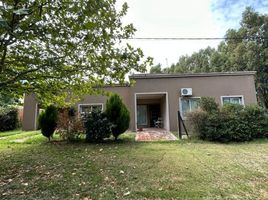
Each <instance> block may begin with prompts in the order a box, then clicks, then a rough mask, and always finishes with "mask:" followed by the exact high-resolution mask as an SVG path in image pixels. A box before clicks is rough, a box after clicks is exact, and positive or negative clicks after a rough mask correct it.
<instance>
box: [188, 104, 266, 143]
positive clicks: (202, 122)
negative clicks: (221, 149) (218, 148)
mask: <svg viewBox="0 0 268 200" xmlns="http://www.w3.org/2000/svg"><path fill="white" fill-rule="evenodd" d="M188 120H189V122H190V124H191V125H192V126H193V127H194V130H195V131H196V132H197V133H198V134H199V137H200V138H201V139H203V140H209V141H219V142H231V141H234V142H242V141H249V140H252V139H254V138H259V137H267V136H268V135H267V133H266V130H267V127H268V123H267V117H266V116H265V111H264V109H262V108H261V107H259V106H257V105H250V106H245V107H243V106H241V105H235V104H227V105H224V106H223V107H222V108H221V109H220V110H219V111H218V112H210V113H209V112H207V111H195V112H193V113H190V114H189V116H188Z"/></svg>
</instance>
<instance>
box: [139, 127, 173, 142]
mask: <svg viewBox="0 0 268 200" xmlns="http://www.w3.org/2000/svg"><path fill="white" fill-rule="evenodd" d="M135 139H136V141H159V140H178V139H177V138H176V137H175V136H174V135H173V134H172V133H170V132H169V131H166V130H164V129H161V128H144V129H143V130H142V131H137V133H136V138H135Z"/></svg>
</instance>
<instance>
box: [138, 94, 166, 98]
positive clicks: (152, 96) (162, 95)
mask: <svg viewBox="0 0 268 200" xmlns="http://www.w3.org/2000/svg"><path fill="white" fill-rule="evenodd" d="M164 96H165V94H138V95H137V99H161V98H162V97H164Z"/></svg>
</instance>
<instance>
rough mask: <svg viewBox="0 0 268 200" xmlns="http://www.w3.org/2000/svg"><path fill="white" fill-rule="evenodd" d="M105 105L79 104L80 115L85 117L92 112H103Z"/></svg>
mask: <svg viewBox="0 0 268 200" xmlns="http://www.w3.org/2000/svg"><path fill="white" fill-rule="evenodd" d="M102 107H103V104H79V113H80V114H82V115H84V114H88V113H91V112H92V110H102Z"/></svg>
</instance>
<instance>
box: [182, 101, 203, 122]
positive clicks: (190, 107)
mask: <svg viewBox="0 0 268 200" xmlns="http://www.w3.org/2000/svg"><path fill="white" fill-rule="evenodd" d="M199 107H200V97H190V98H181V99H180V110H181V115H182V118H183V119H185V118H186V114H187V113H189V112H192V111H195V110H197V109H198V108H199Z"/></svg>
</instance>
